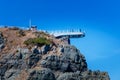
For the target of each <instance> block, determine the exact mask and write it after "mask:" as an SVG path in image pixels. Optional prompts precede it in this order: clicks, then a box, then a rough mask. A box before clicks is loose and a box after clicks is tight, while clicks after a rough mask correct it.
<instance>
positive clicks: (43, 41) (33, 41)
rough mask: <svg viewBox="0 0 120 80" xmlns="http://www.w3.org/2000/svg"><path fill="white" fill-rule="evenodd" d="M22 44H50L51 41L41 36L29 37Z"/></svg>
mask: <svg viewBox="0 0 120 80" xmlns="http://www.w3.org/2000/svg"><path fill="white" fill-rule="evenodd" d="M24 44H26V45H38V46H42V45H49V44H51V41H50V40H48V39H46V38H42V37H40V38H29V39H28V40H26V41H24Z"/></svg>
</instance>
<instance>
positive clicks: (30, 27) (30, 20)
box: [29, 19, 32, 29]
mask: <svg viewBox="0 0 120 80" xmlns="http://www.w3.org/2000/svg"><path fill="white" fill-rule="evenodd" d="M31 24H32V23H31V19H30V20H29V29H31Z"/></svg>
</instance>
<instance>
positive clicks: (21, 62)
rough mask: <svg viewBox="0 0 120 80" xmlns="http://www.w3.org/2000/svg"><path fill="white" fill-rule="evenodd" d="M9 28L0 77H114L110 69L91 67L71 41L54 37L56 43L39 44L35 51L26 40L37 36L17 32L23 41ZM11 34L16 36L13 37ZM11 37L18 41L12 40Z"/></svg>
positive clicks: (60, 79) (87, 79) (46, 79)
mask: <svg viewBox="0 0 120 80" xmlns="http://www.w3.org/2000/svg"><path fill="white" fill-rule="evenodd" d="M5 31H7V32H8V33H5V35H4V36H6V38H7V40H5V39H4V38H3V37H4V36H3V35H2V33H0V50H1V53H0V80H110V78H109V75H108V73H106V72H101V71H91V70H89V69H88V67H87V63H86V59H85V57H84V55H82V54H81V53H80V51H79V50H78V49H77V48H75V47H74V46H71V45H69V44H66V42H65V43H64V41H67V42H68V40H62V39H61V40H62V41H61V40H56V39H55V38H54V37H51V38H50V39H51V40H53V43H54V44H50V45H43V46H39V47H38V46H35V47H34V48H32V50H31V47H33V45H31V46H27V45H26V46H25V45H24V44H23V41H24V40H25V39H27V38H28V37H30V38H34V37H36V36H35V35H33V34H34V33H33V32H32V33H31V32H30V31H28V32H25V34H26V35H27V33H29V35H32V36H28V35H27V36H26V35H25V36H24V37H18V36H16V35H15V36H16V37H17V39H20V40H21V38H22V40H23V41H22V40H21V41H18V40H15V38H16V37H15V36H14V39H12V38H11V37H12V36H13V34H12V33H15V34H16V31H15V30H12V31H11V32H9V30H7V29H6V30H5ZM5 31H2V32H5ZM14 31H15V32H14ZM9 33H10V35H12V36H10V37H9V35H7V34H9ZM8 37H9V38H8ZM49 37H50V36H47V38H49ZM9 39H11V40H13V41H14V40H15V42H13V43H10V41H11V40H9ZM63 39H65V38H63ZM6 41H7V42H6ZM17 41H18V42H17ZM19 43H20V45H19ZM7 44H8V45H7ZM4 46H6V47H5V49H3V48H4ZM11 46H13V47H11ZM18 47H19V48H18ZM13 48H14V49H13ZM8 49H10V50H8ZM12 49H13V51H12ZM3 50H6V51H3ZM22 71H23V72H22ZM24 71H25V72H24ZM18 78H19V79H18ZM23 78H24V79H23Z"/></svg>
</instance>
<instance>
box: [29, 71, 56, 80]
mask: <svg viewBox="0 0 120 80" xmlns="http://www.w3.org/2000/svg"><path fill="white" fill-rule="evenodd" d="M27 80H56V79H55V76H54V74H53V73H52V71H51V70H50V69H42V70H32V71H30V73H29V76H28V78H27Z"/></svg>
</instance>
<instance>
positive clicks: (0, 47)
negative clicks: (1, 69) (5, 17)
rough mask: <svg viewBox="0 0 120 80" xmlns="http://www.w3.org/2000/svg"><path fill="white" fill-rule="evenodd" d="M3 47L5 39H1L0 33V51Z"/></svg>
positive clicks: (0, 34)
mask: <svg viewBox="0 0 120 80" xmlns="http://www.w3.org/2000/svg"><path fill="white" fill-rule="evenodd" d="M4 47H5V39H4V38H3V34H2V33H1V32H0V51H1V50H2V49H3V48H4Z"/></svg>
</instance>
